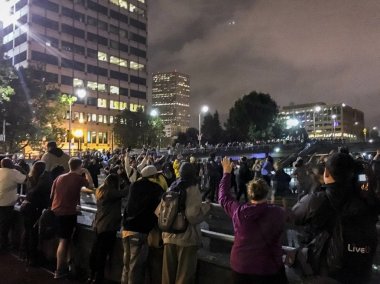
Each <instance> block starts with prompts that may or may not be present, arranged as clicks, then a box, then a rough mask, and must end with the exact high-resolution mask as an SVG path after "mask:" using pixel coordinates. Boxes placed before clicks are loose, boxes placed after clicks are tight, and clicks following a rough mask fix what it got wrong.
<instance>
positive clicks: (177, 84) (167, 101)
mask: <svg viewBox="0 0 380 284" xmlns="http://www.w3.org/2000/svg"><path fill="white" fill-rule="evenodd" d="M152 108H153V109H157V110H158V112H159V117H160V118H161V119H162V121H163V122H164V125H165V127H166V129H170V131H169V130H168V131H166V135H169V133H170V135H171V136H174V135H175V134H176V133H177V132H178V131H182V132H184V131H186V129H187V128H189V127H190V77H189V75H186V74H182V73H179V72H176V71H174V72H160V73H155V74H153V80H152Z"/></svg>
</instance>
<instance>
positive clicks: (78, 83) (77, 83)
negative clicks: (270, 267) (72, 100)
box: [73, 78, 84, 87]
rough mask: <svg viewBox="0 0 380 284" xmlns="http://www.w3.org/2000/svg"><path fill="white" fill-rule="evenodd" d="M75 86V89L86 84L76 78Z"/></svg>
mask: <svg viewBox="0 0 380 284" xmlns="http://www.w3.org/2000/svg"><path fill="white" fill-rule="evenodd" d="M73 86H74V87H83V86H84V82H83V80H81V79H78V78H74V80H73Z"/></svg>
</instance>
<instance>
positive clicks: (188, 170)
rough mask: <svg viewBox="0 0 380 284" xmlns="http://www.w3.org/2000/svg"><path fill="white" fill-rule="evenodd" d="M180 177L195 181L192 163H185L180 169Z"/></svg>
mask: <svg viewBox="0 0 380 284" xmlns="http://www.w3.org/2000/svg"><path fill="white" fill-rule="evenodd" d="M179 176H180V177H181V178H182V179H185V180H193V179H195V178H196V177H195V170H194V167H193V166H192V165H191V164H190V163H187V162H186V163H183V164H182V165H181V167H180V169H179Z"/></svg>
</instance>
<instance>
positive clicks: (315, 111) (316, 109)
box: [313, 106, 322, 139]
mask: <svg viewBox="0 0 380 284" xmlns="http://www.w3.org/2000/svg"><path fill="white" fill-rule="evenodd" d="M321 109H322V108H321V107H320V106H316V107H315V108H314V111H313V132H314V139H315V135H316V132H315V113H317V112H320V111H321Z"/></svg>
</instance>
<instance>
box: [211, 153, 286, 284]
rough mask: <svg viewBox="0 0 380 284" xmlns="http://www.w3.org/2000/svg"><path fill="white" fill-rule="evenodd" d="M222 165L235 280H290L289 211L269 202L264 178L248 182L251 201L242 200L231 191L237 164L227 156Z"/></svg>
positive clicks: (222, 194)
mask: <svg viewBox="0 0 380 284" xmlns="http://www.w3.org/2000/svg"><path fill="white" fill-rule="evenodd" d="M222 166H223V178H222V180H221V182H220V185H219V203H220V205H221V206H222V208H223V209H224V211H225V212H226V213H227V215H228V216H230V217H231V218H232V223H233V226H234V232H235V241H234V244H233V246H232V250H231V256H230V258H231V259H230V262H231V268H232V277H233V283H239V284H240V283H251V284H254V283H260V284H264V283H268V284H269V283H276V284H281V283H288V281H287V278H286V274H285V268H284V264H283V261H282V247H281V244H282V235H283V233H284V228H285V219H286V216H285V211H284V210H283V209H282V208H280V207H278V206H275V205H272V204H268V203H267V195H268V192H269V190H270V188H269V186H268V184H267V182H266V181H265V180H263V179H256V180H252V181H251V182H250V183H249V184H248V188H247V195H248V198H249V201H248V202H247V203H244V204H240V203H239V202H238V201H237V200H235V199H234V198H233V197H232V196H231V193H230V186H231V184H230V182H231V177H230V175H231V171H232V169H233V164H232V163H231V161H230V160H229V159H228V158H227V157H225V158H224V159H223V161H222Z"/></svg>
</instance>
